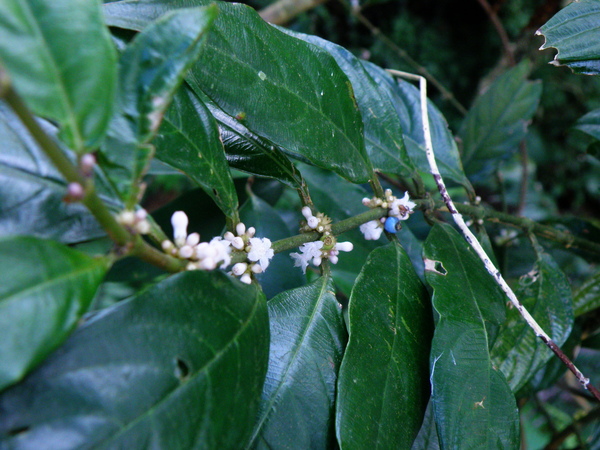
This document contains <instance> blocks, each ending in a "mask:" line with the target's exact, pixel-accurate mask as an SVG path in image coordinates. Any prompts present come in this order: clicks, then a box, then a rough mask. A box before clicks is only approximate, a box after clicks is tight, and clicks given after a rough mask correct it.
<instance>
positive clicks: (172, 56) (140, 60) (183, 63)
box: [101, 6, 216, 208]
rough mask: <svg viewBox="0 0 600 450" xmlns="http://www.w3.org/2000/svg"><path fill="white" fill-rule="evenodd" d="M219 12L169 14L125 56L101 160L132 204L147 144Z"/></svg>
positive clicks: (145, 167) (192, 10)
mask: <svg viewBox="0 0 600 450" xmlns="http://www.w3.org/2000/svg"><path fill="white" fill-rule="evenodd" d="M215 16H216V7H215V6H212V7H209V8H188V9H184V10H180V11H173V12H170V13H168V14H166V15H165V16H163V17H161V18H160V19H159V20H157V21H156V22H154V23H152V24H151V25H149V26H148V27H147V28H146V29H144V31H142V32H141V33H139V34H138V35H137V36H136V37H135V38H134V39H133V41H132V42H131V43H130V44H129V45H128V46H127V47H126V48H125V51H124V52H123V54H122V55H121V59H120V63H119V90H118V93H117V94H118V95H117V105H116V111H115V115H114V116H113V119H112V121H111V124H110V129H109V132H108V139H107V140H106V142H105V144H104V146H103V148H102V156H103V158H102V160H101V162H102V164H103V167H105V170H107V171H108V172H109V173H110V174H111V175H112V178H113V179H114V181H115V184H116V187H117V190H118V191H119V193H120V194H121V196H122V198H123V200H125V201H126V204H127V206H128V207H129V208H132V207H133V204H135V201H136V199H137V197H138V191H139V186H138V180H140V178H141V177H142V176H143V175H144V173H145V172H146V171H147V170H148V164H149V161H150V159H151V158H152V156H153V148H152V147H151V146H150V145H148V143H149V142H150V140H151V139H152V138H153V137H154V136H155V134H156V133H157V131H158V128H159V126H160V123H161V121H162V118H163V115H164V113H165V111H166V110H167V108H168V107H169V105H170V104H171V101H172V98H173V95H174V94H175V91H176V90H177V88H178V87H179V86H180V85H181V83H182V82H183V77H184V76H185V75H186V73H187V71H188V69H189V68H190V67H191V66H192V64H193V63H194V62H195V61H196V60H197V59H198V57H199V55H200V49H201V45H202V43H203V40H202V38H203V37H204V35H205V33H206V31H207V30H208V28H209V27H210V25H211V23H212V21H213V20H214V18H215Z"/></svg>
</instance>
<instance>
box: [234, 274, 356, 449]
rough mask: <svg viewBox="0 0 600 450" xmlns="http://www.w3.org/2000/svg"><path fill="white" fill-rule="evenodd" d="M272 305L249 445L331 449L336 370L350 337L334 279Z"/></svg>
mask: <svg viewBox="0 0 600 450" xmlns="http://www.w3.org/2000/svg"><path fill="white" fill-rule="evenodd" d="M268 308H269V320H270V324H271V350H270V356H269V370H268V372H267V378H266V381H265V386H264V391H263V395H262V400H261V406H260V413H259V415H258V420H257V424H256V427H255V430H254V433H253V436H252V439H251V441H250V444H249V447H254V448H287V447H290V446H291V447H292V448H311V449H325V448H330V446H331V444H332V443H333V442H334V441H335V437H334V404H335V392H336V381H337V373H338V369H339V365H340V362H341V360H342V354H343V350H344V344H345V341H346V329H345V327H344V322H343V319H342V308H341V305H340V304H339V303H338V302H337V300H336V298H335V294H334V291H333V285H332V283H331V279H330V277H328V276H324V277H321V278H319V279H317V280H316V281H315V282H313V283H311V284H309V285H306V286H303V287H300V288H297V289H294V290H291V291H286V292H283V293H281V294H280V295H278V296H277V297H275V298H273V299H272V300H271V301H270V302H269V303H268ZM239 447H240V446H237V448H239Z"/></svg>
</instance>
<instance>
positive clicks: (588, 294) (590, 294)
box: [573, 272, 600, 317]
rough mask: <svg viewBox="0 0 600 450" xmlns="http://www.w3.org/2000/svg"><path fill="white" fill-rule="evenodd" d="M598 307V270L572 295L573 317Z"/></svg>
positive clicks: (599, 277)
mask: <svg viewBox="0 0 600 450" xmlns="http://www.w3.org/2000/svg"><path fill="white" fill-rule="evenodd" d="M597 308H600V272H596V273H595V274H594V275H592V276H591V277H590V278H588V279H587V280H586V281H585V282H584V283H583V285H581V287H580V288H579V289H577V291H576V292H575V294H574V295H573V313H574V314H575V317H578V316H581V315H582V314H586V313H588V312H590V311H593V310H595V309H597Z"/></svg>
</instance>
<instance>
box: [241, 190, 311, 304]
mask: <svg viewBox="0 0 600 450" xmlns="http://www.w3.org/2000/svg"><path fill="white" fill-rule="evenodd" d="M240 219H241V221H242V222H243V223H244V224H245V225H246V227H247V228H248V227H254V228H255V229H256V237H267V238H269V239H270V240H271V242H275V241H278V240H280V239H285V238H288V237H290V236H291V234H290V233H289V231H288V227H287V225H286V223H285V222H284V221H283V219H282V218H281V216H280V215H279V214H278V212H277V210H275V209H273V207H271V205H269V204H268V203H267V202H265V201H264V200H262V199H261V198H259V197H257V196H256V195H254V194H253V193H252V192H249V198H248V201H247V202H246V203H245V204H244V206H242V208H241V209H240ZM290 253H291V250H289V251H285V252H280V253H277V254H276V255H275V256H274V257H273V259H272V260H271V262H270V264H269V268H268V269H267V271H266V272H265V273H261V274H259V275H257V276H256V278H257V279H258V281H259V282H260V285H261V286H262V289H263V291H264V293H265V295H266V296H267V298H268V299H269V298H272V297H274V296H275V295H277V294H279V293H280V292H282V291H285V290H288V289H293V288H296V287H298V286H301V285H302V284H304V283H305V281H306V280H305V277H304V276H303V275H302V273H301V272H300V271H299V270H297V269H294V262H293V260H292V258H291V257H290Z"/></svg>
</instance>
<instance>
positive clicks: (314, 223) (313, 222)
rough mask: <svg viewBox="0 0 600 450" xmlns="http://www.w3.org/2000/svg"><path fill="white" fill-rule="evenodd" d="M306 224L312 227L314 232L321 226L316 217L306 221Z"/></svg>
mask: <svg viewBox="0 0 600 450" xmlns="http://www.w3.org/2000/svg"><path fill="white" fill-rule="evenodd" d="M306 223H307V225H308V226H309V227H311V228H312V229H313V230H314V229H315V228H317V227H318V226H319V219H317V218H316V217H315V216H312V217H309V218H308V219H306Z"/></svg>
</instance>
